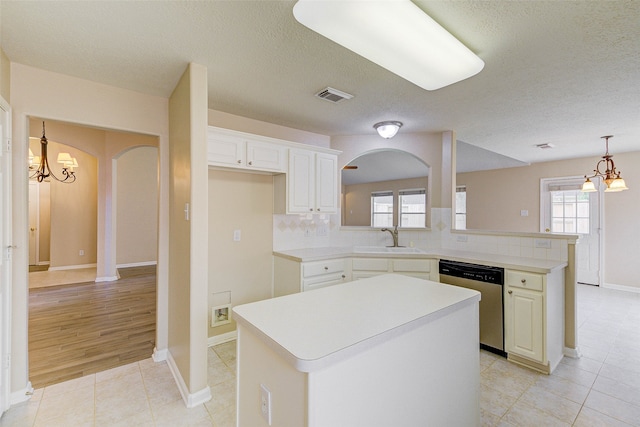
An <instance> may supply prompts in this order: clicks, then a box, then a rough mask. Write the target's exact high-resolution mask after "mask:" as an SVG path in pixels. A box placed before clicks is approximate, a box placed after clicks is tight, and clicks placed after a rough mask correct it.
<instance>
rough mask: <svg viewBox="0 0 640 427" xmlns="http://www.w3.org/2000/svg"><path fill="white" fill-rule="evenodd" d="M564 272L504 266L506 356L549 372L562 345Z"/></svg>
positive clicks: (555, 363) (556, 363)
mask: <svg viewBox="0 0 640 427" xmlns="http://www.w3.org/2000/svg"><path fill="white" fill-rule="evenodd" d="M563 278H564V275H563V274H562V270H561V269H559V270H558V271H554V272H551V273H548V274H537V273H530V272H526V271H518V270H506V278H505V286H504V292H505V294H504V301H505V302H504V311H505V313H504V320H505V325H504V328H505V331H504V332H505V350H506V352H507V354H508V358H509V360H512V361H514V362H516V363H520V364H523V365H527V366H529V367H531V368H534V369H537V370H539V371H542V372H545V373H551V372H552V371H553V369H555V367H556V366H557V365H558V363H560V360H561V359H562V357H563V349H564V320H563V319H564V314H563V313H564V280H563Z"/></svg>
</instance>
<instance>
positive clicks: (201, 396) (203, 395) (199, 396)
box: [167, 351, 211, 408]
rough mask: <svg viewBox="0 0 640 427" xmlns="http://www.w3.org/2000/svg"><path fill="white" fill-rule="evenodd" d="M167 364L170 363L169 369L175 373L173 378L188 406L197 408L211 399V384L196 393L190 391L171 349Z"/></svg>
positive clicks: (168, 353)
mask: <svg viewBox="0 0 640 427" xmlns="http://www.w3.org/2000/svg"><path fill="white" fill-rule="evenodd" d="M167 365H169V370H170V371H171V374H172V375H173V379H174V380H175V381H176V384H177V386H178V390H179V391H180V394H181V395H182V400H183V401H184V404H185V405H186V406H187V408H195V407H196V406H198V405H200V404H201V403H205V402H208V401H209V400H211V389H210V388H209V386H206V387H205V388H203V389H202V390H200V391H197V392H195V393H189V389H188V388H187V385H186V384H185V382H184V379H182V375H181V374H180V370H179V369H178V365H176V361H175V360H174V359H173V356H172V355H171V352H170V351H167Z"/></svg>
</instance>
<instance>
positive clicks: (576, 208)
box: [551, 190, 590, 234]
mask: <svg viewBox="0 0 640 427" xmlns="http://www.w3.org/2000/svg"><path fill="white" fill-rule="evenodd" d="M589 230H590V228H589V193H583V192H582V191H580V190H561V191H551V232H552V233H572V234H576V233H579V234H589V232H590V231H589Z"/></svg>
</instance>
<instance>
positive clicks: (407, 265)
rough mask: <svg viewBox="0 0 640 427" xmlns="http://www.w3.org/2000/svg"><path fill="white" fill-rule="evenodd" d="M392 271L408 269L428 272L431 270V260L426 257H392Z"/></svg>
mask: <svg viewBox="0 0 640 427" xmlns="http://www.w3.org/2000/svg"><path fill="white" fill-rule="evenodd" d="M391 262H392V263H393V271H409V272H418V273H428V272H429V271H431V262H429V260H428V259H394V260H392V261H391Z"/></svg>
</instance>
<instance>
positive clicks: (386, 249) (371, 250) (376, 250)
mask: <svg viewBox="0 0 640 427" xmlns="http://www.w3.org/2000/svg"><path fill="white" fill-rule="evenodd" d="M353 252H355V253H360V254H386V253H395V254H423V253H425V251H424V250H422V249H418V248H408V247H404V246H399V247H393V246H354V247H353Z"/></svg>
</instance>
